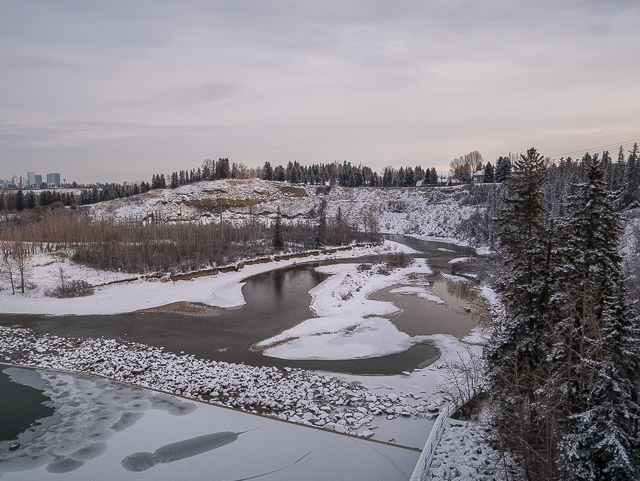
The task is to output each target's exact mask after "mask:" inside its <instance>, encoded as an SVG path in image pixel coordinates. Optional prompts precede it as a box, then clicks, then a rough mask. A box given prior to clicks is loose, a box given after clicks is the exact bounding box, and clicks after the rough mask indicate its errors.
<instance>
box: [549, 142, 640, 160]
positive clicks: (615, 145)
mask: <svg viewBox="0 0 640 481" xmlns="http://www.w3.org/2000/svg"><path fill="white" fill-rule="evenodd" d="M635 142H640V139H632V140H626V141H624V142H614V143H613V144H607V145H601V146H599V147H591V148H590V149H581V150H574V151H573V152H565V153H564V154H556V155H551V156H550V157H563V156H565V155H572V154H579V153H582V152H589V151H595V150H600V149H610V148H613V147H622V146H625V145H627V144H632V143H635Z"/></svg>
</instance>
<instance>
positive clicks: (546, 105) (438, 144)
mask: <svg viewBox="0 0 640 481" xmlns="http://www.w3.org/2000/svg"><path fill="white" fill-rule="evenodd" d="M639 26H640V2H638V0H620V1H616V0H613V1H612V0H607V1H606V2H605V1H601V0H592V1H590V0H576V1H564V0H552V1H536V0H527V1H510V0H509V1H507V0H505V1H482V0H474V1H456V0H441V1H432V0H419V1H414V0H395V1H389V0H385V1H381V0H369V1H349V0H340V1H327V0H322V1H314V2H311V1H307V2H305V1H279V0H268V1H246V0H234V1H224V2H223V1H215V0H208V1H205V0H203V1H180V2H170V1H167V0H153V1H142V0H134V1H132V0H124V1H120V0H103V1H88V0H77V1H60V0H43V1H32V0H2V1H1V2H0V89H1V90H0V92H1V94H0V178H7V177H9V176H11V175H13V174H18V175H20V174H22V173H25V174H26V172H27V171H35V172H36V173H41V174H46V173H48V172H60V173H61V174H62V177H63V178H66V179H69V180H77V181H81V182H89V181H105V182H122V181H123V180H135V179H145V180H149V178H150V177H151V174H152V173H155V172H165V173H166V172H170V171H173V170H181V169H191V168H194V167H198V166H199V165H201V163H202V160H203V159H205V158H216V159H217V158H219V157H229V159H230V160H231V161H235V162H243V163H245V164H247V165H249V166H257V165H262V164H263V163H264V162H265V161H270V162H271V163H272V164H286V163H287V162H288V161H290V160H291V161H293V160H298V161H299V162H301V163H303V164H309V163H313V162H322V163H327V162H333V161H334V160H338V161H343V160H347V161H350V162H351V163H355V164H358V163H364V164H367V165H369V166H371V167H373V168H375V169H381V168H383V167H384V166H386V165H394V166H398V167H399V166H400V165H412V166H415V165H418V164H419V165H422V166H425V167H434V166H435V167H436V168H438V170H441V171H445V170H447V168H448V164H449V162H450V160H451V159H453V158H455V157H458V156H460V155H463V154H465V153H467V152H469V151H471V150H478V151H480V152H481V153H482V155H483V156H484V158H485V160H487V161H489V160H490V161H494V160H495V159H496V158H497V157H498V156H499V155H504V154H507V153H508V152H509V151H512V152H521V151H525V150H526V149H527V148H529V147H532V146H535V147H536V148H538V150H539V151H540V152H541V153H543V154H544V155H550V156H560V155H562V154H567V153H572V152H574V151H581V150H584V149H592V150H594V148H599V147H601V146H605V145H611V146H612V150H614V151H616V152H617V147H616V146H619V145H620V144H621V143H623V142H628V141H630V140H636V139H640V27H639Z"/></svg>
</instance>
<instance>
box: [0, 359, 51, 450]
mask: <svg viewBox="0 0 640 481" xmlns="http://www.w3.org/2000/svg"><path fill="white" fill-rule="evenodd" d="M5 368H6V366H2V365H0V393H2V395H1V396H0V441H10V440H13V439H16V438H17V437H18V435H19V434H20V433H22V432H24V431H26V430H27V429H28V428H29V427H30V426H32V425H33V424H34V423H37V422H39V421H38V420H39V419H43V418H47V417H49V416H51V415H53V413H54V409H53V408H51V407H48V406H46V405H45V404H44V403H45V402H46V401H50V400H51V399H49V398H48V397H47V396H45V395H44V394H42V391H39V390H38V389H35V388H32V387H29V386H24V385H22V384H18V383H16V382H12V381H11V378H10V377H9V376H8V375H7V374H5V373H4V372H3V370H4V369H5Z"/></svg>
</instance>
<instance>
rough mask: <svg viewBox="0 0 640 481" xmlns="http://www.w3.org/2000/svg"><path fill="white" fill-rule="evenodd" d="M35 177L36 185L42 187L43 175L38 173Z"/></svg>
mask: <svg viewBox="0 0 640 481" xmlns="http://www.w3.org/2000/svg"><path fill="white" fill-rule="evenodd" d="M34 177H35V180H34V181H33V183H34V184H36V187H40V185H42V176H41V175H38V174H36V175H35V176H34Z"/></svg>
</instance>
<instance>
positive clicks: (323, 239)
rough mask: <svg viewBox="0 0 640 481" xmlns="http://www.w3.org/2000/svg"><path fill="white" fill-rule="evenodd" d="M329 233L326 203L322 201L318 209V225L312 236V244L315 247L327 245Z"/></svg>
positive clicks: (324, 200)
mask: <svg viewBox="0 0 640 481" xmlns="http://www.w3.org/2000/svg"><path fill="white" fill-rule="evenodd" d="M328 240H329V233H328V232H327V201H326V199H322V202H320V206H319V207H318V225H317V226H316V229H315V233H314V236H313V242H314V244H315V246H316V247H318V248H319V247H323V246H325V245H327V242H328Z"/></svg>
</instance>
